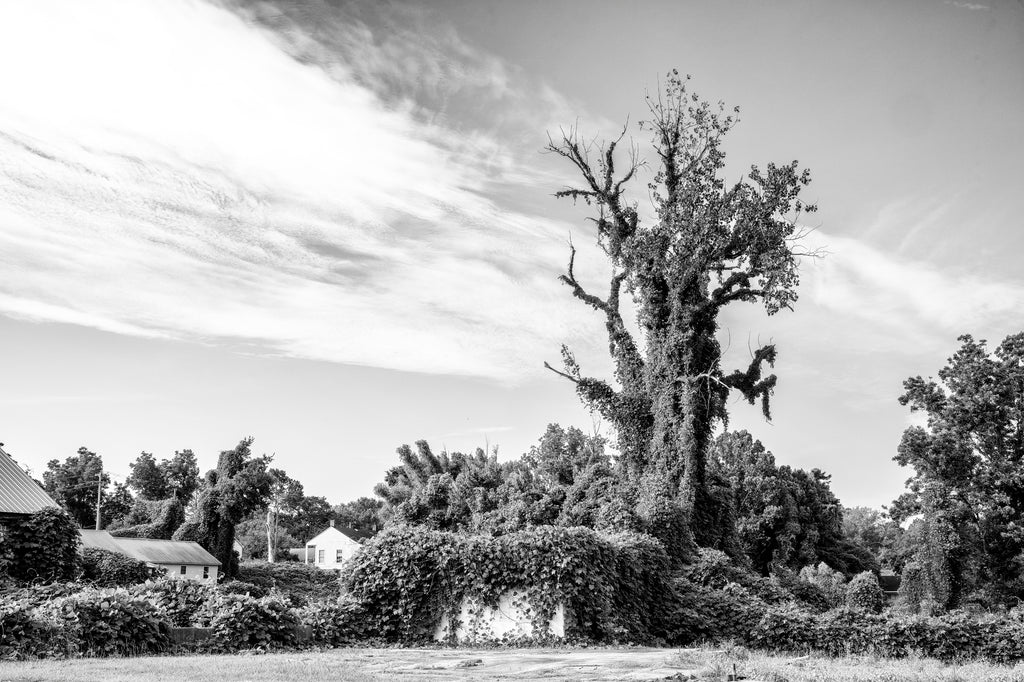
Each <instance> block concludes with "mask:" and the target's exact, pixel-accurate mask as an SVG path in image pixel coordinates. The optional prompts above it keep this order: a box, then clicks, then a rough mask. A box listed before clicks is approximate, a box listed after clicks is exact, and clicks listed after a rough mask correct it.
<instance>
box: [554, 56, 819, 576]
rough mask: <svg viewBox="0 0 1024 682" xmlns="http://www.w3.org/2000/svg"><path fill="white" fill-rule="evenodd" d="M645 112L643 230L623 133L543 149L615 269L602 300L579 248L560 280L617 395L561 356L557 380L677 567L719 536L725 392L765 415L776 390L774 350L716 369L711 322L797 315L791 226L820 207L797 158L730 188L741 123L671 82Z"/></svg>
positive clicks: (717, 351)
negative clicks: (733, 313)
mask: <svg viewBox="0 0 1024 682" xmlns="http://www.w3.org/2000/svg"><path fill="white" fill-rule="evenodd" d="M648 107H649V110H650V114H651V118H650V120H649V121H647V122H645V123H644V124H642V125H643V128H644V129H645V130H648V131H650V132H651V134H652V137H653V144H654V149H655V152H656V153H657V156H658V163H659V166H660V168H659V170H658V172H657V173H656V175H655V176H654V179H653V181H652V182H651V183H650V186H649V187H650V192H651V197H652V199H653V201H654V206H655V209H656V214H657V215H656V219H655V220H654V221H653V222H652V223H651V224H649V225H641V221H640V213H639V210H638V207H637V203H636V202H635V201H631V200H629V199H628V198H627V197H626V194H625V192H626V187H627V186H628V184H629V183H630V182H631V181H633V180H634V179H635V178H636V173H637V170H638V167H639V165H640V161H639V157H638V154H637V149H636V148H635V147H634V149H633V154H632V155H631V158H630V161H629V163H628V165H627V166H626V168H625V171H624V172H621V173H619V172H617V168H618V165H617V163H618V158H617V155H616V150H617V146H618V143H619V142H620V141H621V140H622V136H620V137H619V139H618V140H615V141H612V142H610V143H608V144H607V145H605V146H603V147H601V148H599V149H594V148H593V147H592V145H590V144H589V143H588V142H587V141H586V140H585V138H583V137H582V136H581V135H580V134H579V133H578V132H577V131H576V130H575V129H571V130H570V131H569V132H568V133H565V134H563V136H562V139H561V140H560V141H557V142H554V141H553V142H552V143H551V144H550V145H549V146H548V150H549V151H551V152H553V153H555V154H558V155H560V156H562V157H564V158H565V159H567V160H568V161H569V162H570V163H572V165H573V166H575V167H576V169H577V170H578V171H579V173H580V175H581V176H582V184H581V185H580V186H577V187H569V188H566V189H563V190H562V191H560V192H558V193H557V195H556V196H560V197H568V198H571V199H573V200H583V201H585V202H586V203H587V204H590V205H593V206H595V207H596V210H597V214H596V215H595V216H594V217H593V218H592V220H593V222H594V224H595V226H596V232H597V242H598V244H599V245H600V247H601V248H602V249H603V251H604V253H605V254H606V256H607V257H608V260H609V261H610V263H611V266H612V275H611V280H610V282H609V283H608V285H607V291H608V293H607V295H606V296H604V297H601V296H598V295H596V294H594V293H591V291H588V289H587V287H585V286H584V283H583V282H580V281H579V280H578V279H577V277H576V272H575V269H574V265H575V259H576V250H575V248H574V247H571V251H570V256H569V265H568V269H567V271H566V273H565V274H564V275H562V276H561V278H560V279H561V281H562V282H563V283H564V284H566V285H567V286H568V287H569V288H570V289H571V291H572V293H573V295H574V296H575V297H576V298H577V299H579V300H580V301H581V302H582V303H584V304H585V305H588V306H590V307H591V308H593V309H594V310H595V311H597V312H598V313H600V314H601V315H602V316H603V317H604V321H605V327H606V330H607V333H608V344H609V352H610V353H611V356H612V360H613V361H614V366H615V383H617V386H615V385H613V383H610V382H608V381H604V380H602V379H598V378H593V377H587V376H584V375H583V374H582V373H581V370H580V367H579V365H578V364H577V362H576V360H575V358H574V357H573V355H572V353H571V352H570V351H569V350H568V349H567V348H565V347H563V362H564V371H558V370H554V371H558V373H559V374H561V375H562V376H564V377H566V378H568V379H570V380H571V381H572V382H574V383H575V385H576V391H577V393H578V394H579V396H580V398H581V399H582V400H583V401H584V402H585V403H586V404H587V405H589V406H590V407H592V408H593V409H595V410H597V411H598V412H599V413H600V414H601V415H602V416H603V417H604V418H605V419H606V420H607V421H608V422H609V423H610V424H612V425H613V426H614V428H615V430H616V432H617V436H618V445H619V450H620V452H621V458H620V463H621V465H622V467H623V469H624V473H625V475H626V477H627V478H628V480H629V481H630V483H631V484H632V485H633V487H634V489H635V490H636V494H637V506H638V509H639V510H640V511H641V513H642V514H643V515H644V516H645V518H646V519H647V523H648V525H649V528H650V530H651V531H652V532H653V533H654V534H655V535H657V536H658V537H660V538H661V539H662V540H663V541H664V542H665V543H666V545H667V547H668V549H669V551H670V553H672V554H673V555H674V556H677V557H679V556H682V555H684V554H685V553H686V552H687V551H688V550H689V547H690V545H691V540H690V538H691V537H693V538H695V539H696V540H697V542H699V543H703V542H704V541H705V540H706V537H708V536H709V537H714V536H716V535H719V534H721V529H718V528H715V526H716V525H717V524H716V523H715V520H714V519H713V518H712V515H711V514H710V510H711V508H712V506H713V505H712V500H711V499H710V494H709V491H708V483H707V477H706V473H707V472H706V460H707V453H708V447H709V445H710V443H711V434H712V431H713V429H714V427H715V425H716V424H718V423H720V422H723V421H725V420H726V419H727V412H726V404H727V399H728V397H729V395H730V393H731V392H733V391H738V392H739V393H740V394H741V395H742V396H743V397H744V398H746V399H747V400H748V401H749V402H750V403H751V404H753V403H754V402H755V401H758V400H760V401H761V407H762V410H763V412H764V414H765V417H769V416H770V412H769V396H770V395H771V394H772V391H773V389H774V388H775V383H776V377H775V375H774V374H772V375H767V376H765V375H764V373H763V369H764V365H765V364H767V365H773V364H774V361H775V357H776V350H775V347H774V345H766V346H763V347H761V348H758V349H757V350H755V351H753V352H752V357H751V362H750V363H749V366H747V367H746V368H743V369H739V370H736V371H733V372H726V371H725V370H724V369H723V368H722V365H721V363H722V349H721V346H720V344H719V341H718V339H717V337H716V332H717V330H718V316H719V314H720V313H721V311H722V310H723V309H724V308H725V307H726V306H728V305H729V304H731V303H735V302H747V303H754V302H756V303H760V304H761V305H763V306H764V308H765V310H766V312H767V313H768V314H769V315H772V314H775V313H776V312H778V311H779V310H782V309H784V308H790V307H791V306H792V304H793V303H794V302H795V301H796V298H797V295H796V285H797V283H798V279H799V278H798V273H797V263H798V258H799V256H800V255H801V251H800V250H799V239H800V237H801V236H802V232H803V230H802V229H801V228H800V227H799V226H798V225H797V218H798V216H799V214H800V213H801V211H813V210H814V208H815V207H814V206H812V205H805V204H804V203H803V202H802V201H801V200H800V198H799V195H800V192H801V189H802V188H803V187H804V186H806V185H807V184H808V183H809V182H810V174H809V172H808V171H806V170H804V171H800V170H799V169H798V166H797V162H795V161H794V162H792V163H789V164H786V165H782V166H776V165H775V164H768V166H767V168H766V169H765V170H761V169H759V168H757V167H756V166H755V167H753V168H752V169H751V170H750V172H749V173H748V174H747V176H746V177H744V178H742V179H741V180H739V181H738V182H736V183H735V184H733V185H730V186H728V187H727V186H726V184H725V182H724V180H723V179H722V178H721V171H722V169H723V167H724V160H725V152H724V151H723V149H722V141H723V138H724V136H725V135H726V134H727V133H728V132H729V131H730V130H731V129H732V127H733V126H734V125H735V124H736V121H737V119H736V117H735V115H732V114H731V115H726V114H725V112H724V107H723V105H721V104H719V105H718V107H712V106H711V105H710V104H708V103H707V102H703V101H701V100H700V99H699V98H698V97H697V96H695V95H692V94H691V93H689V92H688V91H687V87H686V82H685V80H684V79H683V78H681V77H680V76H679V75H678V73H677V72H675V71H673V72H671V73H670V74H669V75H668V81H667V84H666V87H665V91H664V94H663V95H662V96H659V97H658V98H656V99H652V98H648ZM734 113H738V109H737V110H734ZM592 155H593V156H592ZM623 287H625V290H626V291H627V292H628V293H629V294H631V295H632V297H633V300H634V302H635V304H636V309H637V322H638V324H639V328H640V331H641V333H642V335H643V341H644V344H643V345H642V346H641V344H639V343H637V341H636V340H635V339H634V338H633V336H632V334H631V333H630V331H629V328H628V327H627V325H626V323H625V321H624V319H623V315H622V312H621V309H620V296H621V293H622V290H623ZM548 367H549V368H550V365H548ZM551 369H553V368H551ZM691 531H692V534H693V535H692V536H691V535H690V532H691Z"/></svg>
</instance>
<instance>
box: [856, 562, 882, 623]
mask: <svg viewBox="0 0 1024 682" xmlns="http://www.w3.org/2000/svg"><path fill="white" fill-rule="evenodd" d="M884 603H885V595H883V594H882V588H881V587H880V586H879V584H878V577H877V576H876V575H875V574H874V573H872V572H871V571H864V572H863V573H858V574H857V575H855V576H854V577H853V579H852V580H850V582H849V584H848V585H847V586H846V605H847V606H849V607H850V608H856V609H864V610H865V611H869V612H871V613H881V612H882V605H883V604H884Z"/></svg>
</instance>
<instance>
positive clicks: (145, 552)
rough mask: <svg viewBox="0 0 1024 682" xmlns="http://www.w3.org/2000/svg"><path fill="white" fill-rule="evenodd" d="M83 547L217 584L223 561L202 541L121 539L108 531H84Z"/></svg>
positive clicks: (177, 576) (169, 573)
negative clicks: (209, 550)
mask: <svg viewBox="0 0 1024 682" xmlns="http://www.w3.org/2000/svg"><path fill="white" fill-rule="evenodd" d="M78 532H79V533H80V534H81V536H82V547H83V548H86V547H95V548H97V549H105V550H107V551H108V552H116V553H118V554H123V555H125V556H127V557H131V558H132V559H138V560H139V561H144V562H146V564H148V565H149V566H151V567H153V568H157V569H160V570H162V571H163V572H164V573H165V574H166V576H167V577H168V578H174V579H178V580H199V581H208V582H211V583H214V582H217V574H218V573H219V572H220V562H219V561H217V558H216V557H214V556H213V555H212V554H210V553H209V552H207V551H206V550H205V549H203V547H202V546H201V545H200V544H199V543H198V542H182V541H178V540H151V539H149V538H119V537H114V536H113V535H111V534H110V533H108V532H107V531H105V530H80V531H78Z"/></svg>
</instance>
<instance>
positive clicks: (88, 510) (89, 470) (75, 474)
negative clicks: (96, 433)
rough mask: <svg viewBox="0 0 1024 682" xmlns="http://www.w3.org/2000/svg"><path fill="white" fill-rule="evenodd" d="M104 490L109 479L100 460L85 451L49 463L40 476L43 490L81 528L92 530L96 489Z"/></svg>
mask: <svg viewBox="0 0 1024 682" xmlns="http://www.w3.org/2000/svg"><path fill="white" fill-rule="evenodd" d="M97 486H99V487H100V488H101V489H102V490H104V491H105V490H106V489H107V488H108V487H109V486H110V476H109V475H108V474H106V473H104V472H103V458H102V457H100V456H99V455H97V454H96V453H95V452H92V451H90V450H89V449H88V448H86V447H80V448H78V453H77V454H76V455H75V456H73V457H68V458H67V459H66V460H64V461H63V462H61V461H59V460H56V459H51V460H50V461H49V462H47V463H46V471H44V472H43V488H44V489H45V490H46V492H47V493H49V494H50V497H52V498H53V499H54V500H56V501H57V503H58V504H60V506H61V507H63V508H64V509H66V510H67V512H68V513H69V514H71V518H73V519H74V520H75V521H76V522H77V523H78V525H80V526H81V527H82V528H95V527H96V488H97Z"/></svg>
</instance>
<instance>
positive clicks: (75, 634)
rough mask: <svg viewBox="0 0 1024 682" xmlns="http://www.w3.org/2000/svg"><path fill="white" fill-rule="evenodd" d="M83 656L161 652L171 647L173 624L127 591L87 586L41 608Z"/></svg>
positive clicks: (44, 615)
mask: <svg viewBox="0 0 1024 682" xmlns="http://www.w3.org/2000/svg"><path fill="white" fill-rule="evenodd" d="M37 612H38V613H39V614H40V615H41V616H42V617H43V619H44V620H46V621H47V622H49V623H50V624H52V625H54V626H57V627H60V628H62V629H63V631H64V635H65V637H66V638H67V641H68V643H69V645H70V646H72V647H74V649H75V650H76V652H77V653H78V654H79V655H81V656H124V655H131V654H143V653H158V652H161V651H164V650H166V649H167V648H169V646H170V643H171V642H170V637H169V628H170V624H169V623H168V622H167V621H166V620H164V619H163V618H161V617H160V614H159V613H158V612H157V609H156V607H154V606H153V605H152V604H150V603H149V602H147V601H145V600H144V599H139V598H138V597H136V596H134V595H132V594H130V593H129V592H128V591H127V590H125V589H121V588H117V589H100V588H85V589H83V590H82V591H81V592H78V593H77V594H73V595H70V596H67V597H61V598H59V599H57V600H55V601H53V602H50V603H48V604H45V605H43V606H40V607H38V609H37Z"/></svg>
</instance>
